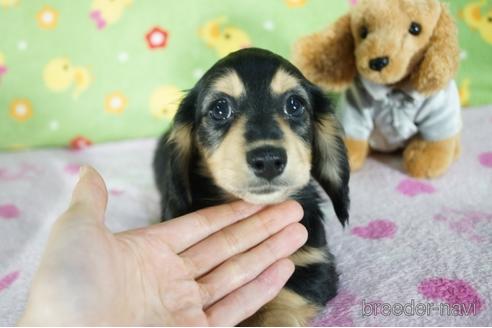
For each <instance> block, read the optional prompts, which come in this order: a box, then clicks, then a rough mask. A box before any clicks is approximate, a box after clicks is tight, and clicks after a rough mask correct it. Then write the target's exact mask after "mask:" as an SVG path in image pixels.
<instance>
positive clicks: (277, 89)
mask: <svg viewBox="0 0 492 328" xmlns="http://www.w3.org/2000/svg"><path fill="white" fill-rule="evenodd" d="M299 86H300V81H299V79H298V78H296V77H294V76H293V75H292V74H290V73H288V72H287V71H286V70H285V69H283V68H282V67H279V68H278V69H277V72H276V73H275V75H274V76H273V78H272V81H271V82H270V90H271V92H272V93H274V94H276V95H281V94H283V93H285V92H287V91H290V90H293V89H296V88H298V87H299Z"/></svg>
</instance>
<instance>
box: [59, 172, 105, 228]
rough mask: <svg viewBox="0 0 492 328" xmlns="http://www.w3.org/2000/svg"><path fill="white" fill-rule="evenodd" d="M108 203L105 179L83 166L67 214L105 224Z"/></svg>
mask: <svg viewBox="0 0 492 328" xmlns="http://www.w3.org/2000/svg"><path fill="white" fill-rule="evenodd" d="M107 203H108V190H107V189H106V184H105V183H104V180H103V178H102V177H101V175H100V174H99V173H98V172H97V171H96V170H95V169H93V168H92V167H90V166H83V167H82V168H81V169H80V172H79V181H78V182H77V184H76V185H75V188H74V190H73V193H72V201H71V202H70V208H69V209H68V211H67V212H68V213H70V214H75V216H77V217H79V216H80V217H81V219H88V220H97V221H100V222H103V221H104V216H105V215H104V214H105V212H106V206H107Z"/></svg>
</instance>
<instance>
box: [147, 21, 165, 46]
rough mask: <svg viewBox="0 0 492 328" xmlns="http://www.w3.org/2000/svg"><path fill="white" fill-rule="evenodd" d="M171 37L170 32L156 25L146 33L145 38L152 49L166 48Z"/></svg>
mask: <svg viewBox="0 0 492 328" xmlns="http://www.w3.org/2000/svg"><path fill="white" fill-rule="evenodd" d="M168 39H169V32H168V31H166V30H164V29H162V28H160V27H158V26H156V27H154V28H153V29H151V30H150V31H149V32H148V33H147V34H146V35H145V40H146V41H147V46H148V47H149V48H150V49H158V48H165V47H166V46H167V41H168Z"/></svg>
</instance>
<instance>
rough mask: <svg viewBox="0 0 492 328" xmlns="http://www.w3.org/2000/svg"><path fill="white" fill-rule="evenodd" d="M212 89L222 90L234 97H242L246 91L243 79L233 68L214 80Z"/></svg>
mask: <svg viewBox="0 0 492 328" xmlns="http://www.w3.org/2000/svg"><path fill="white" fill-rule="evenodd" d="M212 89H213V90H214V91H216V92H222V93H225V94H227V95H229V96H232V97H234V98H240V97H241V96H242V95H243V94H245V93H246V88H245V87H244V84H243V81H241V78H240V77H239V75H238V74H237V72H236V71H235V70H233V69H230V70H228V71H227V72H226V73H225V74H224V75H223V76H221V77H219V78H218V79H217V80H215V81H214V82H213V86H212Z"/></svg>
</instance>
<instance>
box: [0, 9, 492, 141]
mask: <svg viewBox="0 0 492 328" xmlns="http://www.w3.org/2000/svg"><path fill="white" fill-rule="evenodd" d="M355 2H356V1H354V0H333V1H325V0H272V1H262V0H241V1H238V0H221V1H213V0H201V1H194V0H182V1H170V0H163V1H138V0H80V1H64V0H40V1H28V0H0V149H3V150H17V149H25V148H32V147H40V146H71V147H75V148H77V147H82V146H85V145H90V144H92V143H98V142H104V141H110V140H119V139H127V138H141V137H151V136H157V135H159V134H160V133H162V132H163V131H164V129H165V128H166V126H168V125H169V123H170V122H171V120H172V118H173V116H174V114H175V112H176V110H177V108H178V105H179V102H180V101H181V99H182V98H183V96H184V95H185V94H186V91H187V90H188V89H190V88H191V87H192V86H193V85H194V84H195V83H196V81H198V79H199V78H200V77H201V76H202V75H203V74H204V72H205V71H206V70H207V69H208V68H209V67H210V66H211V65H213V64H214V63H215V62H216V61H217V60H219V59H220V58H222V57H224V56H226V55H227V54H229V53H230V52H233V51H236V50H239V49H242V48H246V47H252V46H254V47H261V48H266V49H270V50H272V51H274V52H277V53H279V54H281V55H283V56H285V57H286V58H290V57H291V50H292V46H293V44H294V42H295V41H296V40H297V39H299V38H300V37H301V36H304V35H307V34H310V33H312V32H314V31H317V30H321V29H324V28H325V27H326V26H328V25H329V24H330V23H331V22H333V21H334V20H335V19H336V18H337V17H339V16H340V15H342V14H343V13H345V12H346V11H347V10H348V8H349V6H350V5H352V4H353V3H355ZM452 5H453V10H454V11H455V13H456V17H457V21H458V23H459V27H460V30H461V36H462V42H463V65H462V71H461V72H460V76H459V83H460V94H461V96H462V102H464V103H465V104H467V105H480V104H484V103H490V102H492V96H491V94H490V86H491V83H492V74H486V72H491V67H490V65H486V61H487V58H489V59H490V58H492V40H491V38H492V37H491V36H490V35H491V33H492V32H490V28H491V26H492V24H490V23H489V21H490V15H491V13H492V11H491V10H492V4H488V3H487V2H486V1H481V0H477V1H463V0H460V1H453V3H452ZM487 88H489V89H487Z"/></svg>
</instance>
